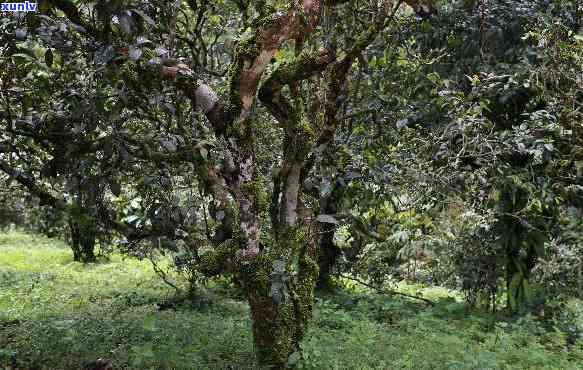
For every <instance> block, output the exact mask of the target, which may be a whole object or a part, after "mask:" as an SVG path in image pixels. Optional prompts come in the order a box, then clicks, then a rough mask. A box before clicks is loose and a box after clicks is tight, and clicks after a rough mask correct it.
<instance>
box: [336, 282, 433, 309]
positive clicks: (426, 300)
mask: <svg viewBox="0 0 583 370" xmlns="http://www.w3.org/2000/svg"><path fill="white" fill-rule="evenodd" d="M338 276H339V277H342V278H345V279H348V280H352V281H354V282H357V283H359V284H361V285H364V286H365V287H367V288H371V289H374V290H376V291H377V292H378V293H383V294H389V295H399V296H402V297H407V298H411V299H418V300H420V301H423V302H425V303H427V304H428V305H430V306H435V302H433V301H430V300H429V299H427V298H423V297H419V296H416V295H412V294H407V293H401V292H397V291H395V290H386V289H381V288H378V287H376V286H374V285H372V284H369V283H367V282H365V281H362V280H360V279H357V278H354V277H352V276H348V275H338Z"/></svg>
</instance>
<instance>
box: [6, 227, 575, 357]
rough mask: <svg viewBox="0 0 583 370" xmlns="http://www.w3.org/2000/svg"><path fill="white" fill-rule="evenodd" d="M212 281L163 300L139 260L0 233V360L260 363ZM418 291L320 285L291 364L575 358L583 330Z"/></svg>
mask: <svg viewBox="0 0 583 370" xmlns="http://www.w3.org/2000/svg"><path fill="white" fill-rule="evenodd" d="M211 285H212V284H211ZM218 287H219V286H218V285H215V288H209V289H208V291H207V292H206V293H205V294H206V295H207V296H209V297H212V299H211V300H210V302H208V303H206V304H202V303H201V302H202V301H201V302H199V304H198V305H190V306H179V307H177V308H175V309H168V310H162V311H160V310H159V309H158V305H157V304H158V303H160V302H162V301H164V300H166V299H167V298H169V297H171V296H172V294H173V291H172V290H171V289H169V288H168V287H167V286H166V285H165V284H164V283H162V282H161V281H160V279H159V278H158V277H157V276H156V275H155V274H154V273H153V271H152V268H151V266H150V265H149V264H148V263H147V262H143V261H137V260H133V259H123V258H122V257H121V256H119V255H114V256H112V258H111V260H110V261H109V262H103V263H99V264H94V265H87V266H84V265H82V264H79V263H76V262H73V261H72V257H71V253H70V251H69V249H67V248H66V246H65V245H64V244H63V243H62V242H60V241H55V240H50V239H46V238H43V237H39V236H31V235H25V234H22V233H18V232H11V233H5V234H0V368H2V367H3V366H8V364H9V363H10V361H11V359H13V358H15V359H16V361H17V362H18V366H19V367H20V368H21V369H81V368H83V367H84V366H86V365H87V364H88V363H90V362H92V361H95V360H96V359H98V358H104V359H107V360H109V361H111V362H112V363H113V364H114V367H115V368H116V369H117V368H120V369H121V368H124V369H245V368H256V364H255V362H254V361H255V360H254V357H253V345H252V338H251V332H250V320H249V309H248V307H247V305H246V303H245V302H244V301H241V300H237V299H234V298H233V295H231V294H228V292H225V290H224V289H218ZM414 288H415V287H402V289H405V290H407V289H409V290H411V289H414ZM424 294H425V295H426V296H429V297H431V298H432V299H433V300H435V301H436V302H437V304H436V306H435V307H427V306H426V305H424V304H422V303H418V302H414V301H410V300H402V299H400V298H396V297H390V296H385V295H378V294H374V293H371V292H367V291H362V290H358V288H353V289H351V290H350V291H349V290H346V291H341V292H338V293H336V294H334V295H322V296H320V297H319V298H318V300H317V304H316V309H315V315H314V320H313V322H312V324H311V326H310V330H309V333H308V335H307V337H306V339H305V340H304V341H303V343H302V349H303V351H302V356H301V358H300V360H299V362H298V367H299V368H303V369H583V365H581V364H583V343H582V341H581V340H579V341H578V342H576V343H575V344H571V345H568V344H567V338H566V336H565V335H564V334H563V333H562V332H561V331H558V330H552V329H548V328H547V329H543V328H542V327H541V325H540V324H539V323H538V322H537V321H536V320H535V319H534V318H532V317H524V318H522V319H520V320H518V321H516V320H514V321H508V320H500V318H497V317H495V316H494V315H492V314H488V313H485V312H480V311H468V310H467V309H466V308H465V307H464V305H463V304H461V303H460V302H459V301H458V300H457V298H456V296H455V293H452V292H449V291H446V290H444V289H438V288H433V289H425V290H424ZM207 301H208V300H207ZM573 304H574V305H575V306H577V307H579V308H580V307H581V305H580V302H575V303H573Z"/></svg>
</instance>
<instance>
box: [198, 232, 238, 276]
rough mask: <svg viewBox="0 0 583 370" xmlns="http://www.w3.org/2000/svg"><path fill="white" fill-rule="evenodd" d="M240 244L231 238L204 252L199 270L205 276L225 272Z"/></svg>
mask: <svg viewBox="0 0 583 370" xmlns="http://www.w3.org/2000/svg"><path fill="white" fill-rule="evenodd" d="M237 250H239V244H238V243H236V242H235V241H234V240H232V239H229V240H226V241H225V242H223V243H222V244H221V245H219V246H218V247H216V248H215V249H214V250H212V251H210V252H207V253H205V254H203V255H202V256H201V257H200V262H199V264H198V269H199V271H200V272H201V273H202V274H203V275H205V276H209V277H210V276H216V275H219V274H221V273H223V272H225V270H226V269H225V267H226V266H225V265H226V264H227V263H229V260H231V261H232V260H233V259H234V256H235V253H236V252H237Z"/></svg>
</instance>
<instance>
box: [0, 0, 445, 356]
mask: <svg viewBox="0 0 583 370" xmlns="http://www.w3.org/2000/svg"><path fill="white" fill-rule="evenodd" d="M405 2H406V3H407V4H409V5H410V6H411V7H412V8H413V9H414V10H415V11H416V12H417V14H419V15H422V16H425V15H429V14H431V13H433V12H434V7H433V5H432V2H431V1H424V2H421V1H415V0H407V1H405ZM187 3H188V5H182V6H179V7H176V6H166V5H167V3H164V2H161V3H158V2H154V1H152V2H143V3H140V4H133V3H131V2H128V3H122V2H118V1H114V2H111V3H110V4H108V6H101V5H96V6H93V7H92V6H86V5H83V4H77V3H75V2H71V1H47V2H44V3H43V5H42V6H41V9H42V10H43V12H44V13H45V15H48V16H50V19H51V20H55V21H56V22H55V23H56V24H50V23H51V21H47V20H46V19H41V20H39V19H38V18H34V16H31V18H29V19H28V20H27V22H28V28H27V29H28V30H29V31H30V32H31V39H30V40H29V43H28V49H27V46H26V45H19V44H18V43H15V42H14V40H9V41H10V42H9V43H7V45H9V46H8V47H7V48H5V49H4V50H3V53H5V55H7V56H8V58H6V59H3V60H4V63H5V65H6V66H7V67H9V68H3V70H4V71H7V70H11V71H13V72H11V73H15V74H16V75H19V74H20V75H22V77H24V75H25V74H26V73H25V72H29V71H30V70H32V71H36V72H37V73H38V71H39V70H38V68H37V65H36V64H35V62H36V57H35V56H34V52H33V53H30V50H31V49H33V48H34V47H37V48H38V47H40V48H41V50H43V51H44V59H45V60H44V63H43V64H44V66H46V67H48V68H44V66H43V68H41V69H44V73H45V74H46V75H47V76H51V75H54V76H57V74H56V71H55V70H52V69H51V65H52V63H53V62H54V59H60V62H59V63H58V67H59V69H60V70H61V71H62V70H66V69H68V68H71V66H76V69H75V73H77V75H78V76H84V77H85V78H84V79H83V78H82V79H81V80H80V81H86V82H87V84H86V85H85V86H84V93H83V94H82V96H83V97H84V98H82V99H81V100H80V102H77V103H76V104H75V105H74V107H75V109H66V111H67V113H68V117H69V119H70V120H69V121H67V120H65V121H63V120H61V119H55V118H56V117H55V116H52V118H53V119H51V116H49V117H46V116H43V113H44V112H46V111H47V110H50V108H49V107H50V104H51V103H52V102H54V98H52V97H51V96H45V104H46V105H45V106H41V107H39V106H38V104H37V105H36V107H33V106H32V104H30V102H29V101H28V100H27V99H29V98H30V96H31V95H30V94H31V91H32V90H30V89H29V90H25V91H22V90H18V89H17V90H16V91H13V92H11V93H10V95H9V98H8V100H10V101H11V102H12V103H11V104H9V105H7V107H6V110H5V114H4V116H3V118H2V122H3V124H4V126H5V127H6V128H8V130H7V131H6V132H8V133H9V134H10V135H9V137H6V140H8V141H13V142H14V141H16V145H14V144H13V146H11V147H10V148H9V149H8V150H7V152H8V153H17V154H16V156H17V157H18V158H19V159H20V161H19V162H18V163H17V164H16V165H14V164H12V165H11V163H10V161H7V160H6V157H4V156H3V157H1V158H0V168H1V169H2V170H3V171H5V172H6V173H7V174H8V175H9V176H11V177H13V178H14V179H15V180H17V181H19V182H20V183H21V184H23V185H24V186H26V187H27V188H28V189H29V191H31V192H32V193H34V194H36V195H37V196H39V197H40V198H41V200H44V201H45V202H46V203H47V204H50V205H51V206H53V207H56V208H59V209H67V210H70V209H76V210H78V211H79V210H81V209H82V210H83V215H89V213H88V212H87V211H88V210H92V209H95V213H94V214H92V215H91V216H95V217H94V218H91V217H90V218H91V220H96V221H97V222H99V223H101V224H102V225H104V226H107V227H109V228H113V229H115V230H117V231H118V232H120V233H122V234H124V235H127V236H128V237H129V238H130V240H134V241H135V240H143V239H144V238H153V237H154V238H160V237H161V236H164V237H165V238H169V239H173V238H179V237H182V238H183V239H186V240H187V241H188V242H189V245H190V246H191V248H193V249H195V250H197V255H198V257H197V261H196V263H197V268H198V269H199V271H201V272H202V273H204V274H205V275H207V276H214V275H218V274H224V273H232V274H235V275H236V276H238V278H239V280H240V281H241V282H242V284H243V287H244V289H245V291H246V293H247V297H248V300H249V304H250V306H251V313H252V319H253V334H254V341H255V348H256V351H257V356H258V359H259V361H260V362H261V363H264V364H270V365H273V366H275V367H283V366H285V365H286V364H287V363H288V362H293V358H294V356H291V355H292V354H293V353H295V352H296V351H297V350H298V349H299V346H298V345H299V341H300V340H301V338H302V336H303V334H304V333H305V330H306V325H307V322H308V320H309V318H310V316H311V311H312V304H313V290H314V284H315V281H316V279H317V276H318V263H317V258H318V230H317V228H316V227H315V224H314V222H313V221H314V220H315V219H317V217H316V215H317V214H318V211H319V210H318V209H317V206H316V204H317V202H315V201H314V198H313V196H312V195H311V194H310V190H309V189H307V187H306V185H305V183H304V180H305V179H306V178H307V176H308V174H309V173H310V172H312V171H316V170H317V168H318V167H317V166H316V165H315V164H317V162H318V160H319V157H320V156H321V153H322V152H323V150H324V149H325V148H326V146H328V145H329V144H330V143H331V142H332V141H333V140H334V136H335V131H336V129H337V127H338V125H339V117H338V113H339V110H340V107H342V105H343V104H344V102H345V101H346V100H347V99H348V97H349V95H350V91H348V90H347V88H346V86H347V85H346V82H347V80H348V79H349V77H350V75H349V72H350V70H351V67H352V65H353V63H355V62H356V61H357V60H361V62H363V61H364V59H363V57H362V55H363V53H364V52H365V49H366V48H367V46H368V45H370V44H371V43H372V42H373V41H374V40H375V39H376V37H377V35H378V34H379V33H380V32H382V31H383V30H384V29H385V28H386V27H387V25H388V24H390V22H391V21H392V19H393V17H394V15H395V12H396V11H397V9H398V8H399V5H401V2H396V3H393V2H389V1H381V2H371V3H368V2H364V1H345V0H339V1H323V0H302V1H299V2H295V1H294V2H290V3H289V4H286V5H282V4H280V3H279V2H265V1H257V2H252V3H251V2H236V4H234V3H231V2H225V3H221V4H222V5H226V7H225V8H224V9H223V8H221V7H220V6H216V5H213V4H210V3H208V2H206V1H201V2H199V1H194V0H193V1H188V2H187ZM233 5H236V6H233ZM343 7H345V8H347V9H348V10H354V9H358V10H359V11H360V12H362V14H365V16H364V17H365V18H366V21H365V22H362V19H358V18H357V17H353V16H351V17H350V19H351V22H352V24H351V26H355V27H354V28H353V29H352V31H353V32H352V33H348V27H346V25H344V24H343V18H345V17H348V16H347V15H346V14H345V13H343V10H342V9H343ZM233 10H234V11H235V14H236V15H237V16H236V17H235V20H234V22H232V23H231V25H235V26H237V27H240V30H241V31H239V32H238V33H239V35H238V36H236V37H234V34H233V33H234V31H235V29H236V27H233V26H231V28H230V29H226V28H225V27H223V26H222V25H221V22H222V20H228V19H233V16H232V14H230V12H231V11H233ZM347 13H348V12H347ZM59 14H64V15H65V17H66V18H67V21H64V20H62V19H61V20H59V17H58V15H59ZM348 14H349V13H348ZM323 17H325V18H326V22H328V23H327V24H325V25H324V26H320V24H321V20H322V18H323ZM251 18H253V19H252V20H251ZM153 19H155V20H156V22H157V23H156V22H154V20H153ZM205 22H206V23H205ZM39 23H40V27H39ZM227 23H228V22H227ZM59 24H60V25H59ZM55 25H56V26H58V27H60V28H58V31H56V30H55V29H53V28H51V27H54V26H55ZM63 25H64V26H63ZM4 27H5V28H6V29H11V30H13V32H14V33H12V32H11V34H15V35H16V36H17V37H19V38H25V39H26V38H27V34H26V31H25V28H16V26H15V25H13V24H5V25H4ZM47 28H49V30H51V32H53V33H55V34H57V35H58V36H59V37H60V38H61V41H60V43H59V45H54V41H55V37H53V38H51V39H50V40H49V41H47V40H44V41H43V38H42V36H43V32H45V36H46V30H47ZM355 30H358V31H357V32H355ZM54 31H56V32H54ZM23 32H24V34H23ZM33 32H38V34H37V35H38V36H39V37H36V36H37V35H32V34H33ZM39 43H40V44H39ZM128 43H129V45H128ZM25 44H26V43H25ZM23 49H25V50H29V51H28V53H29V57H25V60H28V61H29V62H32V63H29V64H28V65H27V67H26V68H25V67H24V66H22V65H20V66H19V65H18V64H15V63H16V62H18V61H19V59H18V58H19V56H18V51H22V50H23ZM75 52H78V54H77V56H75V57H74V55H75ZM53 54H56V55H53ZM146 55H149V56H151V58H150V60H149V61H148V62H146V61H145V59H146ZM185 55H186V56H190V57H191V58H190V61H188V59H178V60H177V59H176V58H174V56H185ZM75 58H77V59H75ZM66 61H69V62H71V63H72V64H71V65H67V64H66ZM226 62H228V64H229V69H228V71H227V73H226V74H224V73H223V72H221V71H220V70H218V71H217V70H216V68H217V67H218V68H220V65H221V63H226ZM4 73H5V76H6V72H4ZM205 75H206V77H207V78H208V80H205V78H204V77H205ZM58 76H61V77H63V79H62V80H63V81H64V82H65V84H67V83H69V84H70V82H71V81H72V78H73V76H72V75H69V76H64V75H63V74H58ZM96 76H99V77H100V78H96ZM45 77H46V76H45ZM161 77H163V78H166V81H163V80H162V79H161ZM24 81H27V80H26V79H24V80H23V79H18V78H17V77H16V76H14V75H7V78H3V83H4V84H5V86H6V89H4V88H3V91H9V90H10V89H11V88H12V86H13V87H18V86H22V85H24V84H25V82H24ZM36 83H38V82H34V81H30V84H31V85H28V87H31V86H34V85H35V84H36ZM43 83H44V84H45V86H40V88H45V89H47V88H48V87H50V86H51V84H50V83H49V82H48V79H46V78H44V79H43ZM52 88H53V91H55V90H58V91H62V89H63V88H64V86H57V85H53V86H52ZM169 88H170V89H171V90H168V89H169ZM172 89H173V90H172ZM49 91H51V90H49ZM152 91H159V92H160V95H159V97H160V98H161V99H162V101H165V99H166V98H165V97H168V96H174V97H175V99H174V100H175V103H176V104H169V103H165V104H166V105H165V108H164V110H163V111H161V110H160V108H158V104H157V103H156V104H154V105H152V103H151V100H150V99H148V94H149V93H151V92H152ZM180 96H185V97H187V98H189V99H190V101H191V103H192V110H193V112H199V113H201V114H202V115H203V116H204V117H205V119H206V121H205V122H206V123H205V124H203V125H202V127H204V129H205V130H206V131H208V132H209V133H208V134H207V136H208V139H209V140H210V141H209V140H203V136H204V135H203V134H197V135H194V134H193V133H192V132H188V130H185V127H184V126H183V123H184V122H182V121H181V120H180V117H182V115H181V112H182V110H183V108H184V101H183V99H181V98H180ZM257 97H258V99H259V101H261V103H262V105H263V106H264V107H265V110H266V111H262V110H260V109H259V107H258V106H257V104H256V101H257ZM158 102H160V100H159V101H158ZM12 104H15V105H17V106H19V108H20V111H21V113H17V114H14V113H11V109H9V106H10V105H12ZM84 105H85V107H86V108H82V109H81V110H79V106H81V107H83V106H84ZM80 112H81V113H83V112H91V114H89V115H86V114H83V115H82V117H83V118H84V119H85V118H88V119H89V121H87V123H86V124H84V125H82V126H80V125H79V124H78V120H79V113H80ZM164 115H166V117H167V118H168V120H167V121H165V122H164V121H163V120H161V117H163V116H164ZM23 117H31V118H30V119H28V121H27V122H28V123H27V124H28V125H29V126H27V127H26V128H25V129H15V128H14V123H15V122H17V121H19V120H22V118H23ZM194 117H196V115H194ZM25 121H26V120H25ZM82 122H83V121H82ZM38 125H40V126H38ZM274 125H275V126H276V127H277V129H276V130H271V132H275V133H276V134H277V135H278V136H279V137H280V138H281V143H282V147H281V148H280V151H279V152H278V153H271V154H270V155H268V156H267V157H268V158H269V160H268V163H269V166H268V167H270V168H274V171H273V172H274V175H273V178H272V179H268V178H265V177H264V176H263V174H264V173H265V171H262V169H261V165H262V161H261V159H260V158H261V155H263V154H264V153H261V152H260V148H261V145H263V143H264V142H265V140H263V143H262V142H261V140H262V139H265V138H262V137H261V136H262V135H261V132H260V129H261V128H266V127H272V126H274ZM124 126H125V127H124ZM39 127H40V128H39ZM63 129H65V130H66V131H67V132H68V134H66V135H69V137H70V138H71V139H70V141H71V144H72V145H68V146H66V149H67V150H66V151H63V146H62V145H61V144H62V142H59V140H62V139H63V138H64V137H63V136H60V137H58V136H55V134H57V133H58V132H59V130H61V132H62V130H63ZM156 129H158V130H163V131H164V133H163V135H162V136H163V137H158V138H153V133H154V132H155V130H156ZM177 133H179V134H177ZM51 138H52V139H51ZM172 138H173V139H172ZM171 139H172V140H171ZM60 154H63V155H60ZM78 154H82V155H83V156H86V157H87V161H85V162H84V163H85V164H86V165H85V166H84V167H83V168H78V167H77V168H75V166H72V165H66V166H63V165H61V166H60V167H59V171H61V172H60V173H62V174H64V175H66V176H72V175H74V174H81V175H82V176H83V178H84V180H83V181H81V182H79V183H78V184H82V183H84V184H91V183H93V184H94V185H95V186H94V187H91V188H89V189H88V190H87V191H88V193H87V192H83V194H82V193H79V192H78V193H77V196H76V202H77V203H76V205H71V204H70V203H68V200H67V196H66V194H61V195H59V194H57V192H55V190H51V189H50V186H49V185H50V183H51V182H49V181H48V177H46V176H43V174H42V173H40V172H39V170H38V167H32V168H31V167H30V166H29V165H30V163H36V164H37V165H40V164H41V163H42V162H46V161H47V160H49V161H50V162H49V163H55V164H62V163H60V162H59V161H60V160H61V159H63V158H65V159H71V158H73V157H74V156H77V155H78ZM9 155H13V154H9ZM27 157H29V158H30V161H27V160H25V158H27ZM104 158H118V162H115V161H112V160H111V159H110V162H107V163H104V162H103V161H102V160H103V159H104ZM98 159H100V160H101V161H99V160H98ZM39 162H41V163H39ZM76 163H77V162H76ZM185 163H186V164H189V165H191V166H192V167H191V168H192V171H193V173H194V174H196V179H197V185H196V186H197V187H198V188H199V189H200V190H201V191H202V192H203V193H204V194H205V196H208V197H210V198H211V199H212V202H211V203H210V204H209V216H210V217H211V218H212V224H214V225H216V226H215V227H214V230H213V232H212V233H209V234H207V235H206V237H204V238H202V239H201V238H199V236H198V235H193V234H192V235H191V234H189V233H188V232H186V234H187V236H180V235H183V234H184V233H183V232H181V233H177V231H178V230H182V229H180V227H181V223H180V222H177V223H175V225H174V226H172V224H173V222H172V221H171V220H173V217H174V215H175V214H176V213H175V212H165V211H164V209H166V208H160V207H158V208H152V209H155V212H153V213H152V214H151V215H150V220H151V221H152V222H151V225H150V226H148V225H147V223H146V224H144V225H140V226H138V225H136V224H131V223H130V224H128V223H127V222H126V223H123V222H120V221H119V220H117V219H116V215H115V214H113V213H112V212H110V211H109V210H108V207H107V197H103V196H98V197H96V198H95V197H93V196H92V194H93V192H94V190H95V189H96V188H98V189H103V187H104V186H105V185H108V186H109V187H110V190H112V192H113V193H114V194H115V193H118V192H119V189H120V186H119V183H116V180H115V179H125V181H126V186H130V187H136V185H137V184H139V183H142V182H143V175H142V176H140V175H136V173H135V172H137V171H135V172H134V173H128V171H126V169H127V168H128V167H129V168H132V169H136V170H137V169H139V168H144V166H146V167H147V166H149V165H150V164H155V165H154V168H156V169H158V170H160V171H166V170H167V169H168V168H174V169H176V168H177V167H178V166H179V165H180V164H185ZM122 167H125V168H122ZM23 169H27V170H26V171H23ZM59 171H57V173H59ZM132 176H134V177H132ZM136 176H137V177H136ZM70 178H72V177H70ZM92 179H93V180H92ZM58 184H60V186H66V182H65V183H63V182H60V183H58ZM112 184H117V185H112ZM81 188H83V187H81ZM269 191H270V192H271V194H270V195H268V192H269ZM101 194H103V193H101ZM63 195H65V196H63ZM92 212H93V211H91V212H90V213H92ZM71 214H72V215H73V216H74V218H75V220H77V221H78V220H79V219H82V218H83V217H79V216H81V215H80V214H76V213H74V212H73V213H71ZM156 217H157V218H158V220H157V221H156V222H154V220H155V219H156ZM160 217H161V218H162V219H163V220H160V219H159V218H160ZM86 225H88V227H90V228H93V226H92V225H93V224H92V223H91V222H89V223H87V224H86ZM157 225H158V226H157ZM161 225H166V226H168V227H160V226H161ZM182 231H184V230H182ZM178 234H179V236H176V235H178ZM87 235H89V236H91V235H93V234H92V232H89V233H87ZM158 240H159V239H158Z"/></svg>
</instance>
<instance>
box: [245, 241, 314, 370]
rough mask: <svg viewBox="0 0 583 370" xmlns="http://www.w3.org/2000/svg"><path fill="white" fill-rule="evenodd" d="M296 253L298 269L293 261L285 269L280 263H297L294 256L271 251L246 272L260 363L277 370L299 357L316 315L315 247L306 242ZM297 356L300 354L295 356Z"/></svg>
mask: <svg viewBox="0 0 583 370" xmlns="http://www.w3.org/2000/svg"><path fill="white" fill-rule="evenodd" d="M283 244H284V245H289V244H291V243H289V242H284V243H283ZM285 250H286V249H280V251H281V252H284V251H285ZM292 250H295V251H296V253H297V254H296V257H297V261H298V262H297V263H296V264H295V266H294V264H293V263H291V262H290V263H288V264H287V266H286V267H285V269H284V268H283V267H282V265H281V264H280V261H284V260H288V259H289V260H293V259H294V258H289V257H292V256H293V255H289V254H288V255H287V256H286V255H285V254H284V253H274V251H271V252H268V253H265V254H262V255H260V256H258V257H257V258H256V261H254V262H253V263H251V264H249V265H247V266H246V267H244V268H243V271H242V280H243V282H244V285H245V288H246V290H247V296H248V299H249V306H250V308H251V319H252V329H253V341H254V347H255V353H256V356H257V360H258V361H259V363H260V364H261V365H262V366H269V367H271V368H274V369H282V368H287V367H290V366H291V365H292V364H293V363H294V362H295V360H297V358H298V357H296V356H298V355H299V343H300V341H301V340H302V338H303V337H304V334H305V332H306V329H307V324H308V321H309V319H310V318H311V316H312V309H313V303H314V288H315V283H316V279H317V277H318V264H317V261H316V248H315V244H314V243H306V242H305V240H304V245H302V246H301V247H300V251H297V249H295V248H293V249H292ZM278 265H279V267H278ZM290 270H294V271H295V272H296V273H294V274H292V273H290ZM294 353H298V355H294V356H292V354H294ZM290 356H292V357H290Z"/></svg>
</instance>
